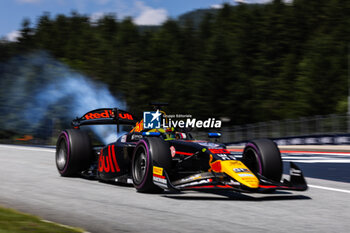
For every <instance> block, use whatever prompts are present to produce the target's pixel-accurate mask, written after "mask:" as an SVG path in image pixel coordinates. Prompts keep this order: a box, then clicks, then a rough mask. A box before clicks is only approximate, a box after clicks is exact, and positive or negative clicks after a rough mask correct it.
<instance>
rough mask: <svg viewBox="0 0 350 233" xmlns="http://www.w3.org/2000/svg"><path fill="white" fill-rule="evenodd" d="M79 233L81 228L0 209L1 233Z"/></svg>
mask: <svg viewBox="0 0 350 233" xmlns="http://www.w3.org/2000/svg"><path fill="white" fill-rule="evenodd" d="M22 232H24V233H31V232H33V233H34V232H35V233H44V232H45V233H77V232H83V230H82V229H80V228H73V227H72V228H71V227H65V226H61V225H59V224H56V223H51V222H45V221H44V220H42V219H40V218H38V217H36V216H33V215H29V214H24V213H20V212H18V211H15V210H12V209H7V208H3V207H0V233H22Z"/></svg>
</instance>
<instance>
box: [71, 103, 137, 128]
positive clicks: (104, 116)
mask: <svg viewBox="0 0 350 233" xmlns="http://www.w3.org/2000/svg"><path fill="white" fill-rule="evenodd" d="M136 122H137V120H136V118H135V116H133V115H132V114H131V113H129V112H126V111H124V110H121V109H118V108H100V109H95V110H92V111H90V112H87V113H85V114H84V116H82V117H81V118H78V117H77V118H76V119H74V120H73V121H72V126H73V127H74V128H79V127H80V126H82V125H118V126H119V125H135V124H136ZM118 128H119V127H118Z"/></svg>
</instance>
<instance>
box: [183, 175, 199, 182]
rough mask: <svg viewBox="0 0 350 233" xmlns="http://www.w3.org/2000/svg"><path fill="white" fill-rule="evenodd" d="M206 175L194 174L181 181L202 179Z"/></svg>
mask: <svg viewBox="0 0 350 233" xmlns="http://www.w3.org/2000/svg"><path fill="white" fill-rule="evenodd" d="M202 178H204V177H202V176H201V175H200V174H197V175H194V176H190V177H187V178H183V179H181V180H180V182H181V183H182V182H189V181H194V180H198V179H202Z"/></svg>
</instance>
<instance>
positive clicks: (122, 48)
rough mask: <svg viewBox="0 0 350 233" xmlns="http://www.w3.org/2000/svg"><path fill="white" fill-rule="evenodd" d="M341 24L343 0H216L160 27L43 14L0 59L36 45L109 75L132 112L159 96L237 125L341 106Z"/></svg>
mask: <svg viewBox="0 0 350 233" xmlns="http://www.w3.org/2000/svg"><path fill="white" fill-rule="evenodd" d="M349 30H350V1H348V0H346V1H341V0H318V1H310V0H294V1H293V3H284V2H283V1H281V0H275V1H273V2H271V3H268V4H249V5H248V4H239V5H237V6H230V5H224V7H223V8H222V9H219V10H214V9H213V10H198V11H194V12H191V13H188V14H185V15H183V16H181V17H180V18H179V19H178V20H172V19H169V20H168V21H167V22H165V23H164V24H163V25H161V26H159V27H145V26H142V27H139V26H137V25H135V24H134V23H133V22H132V19H130V18H126V19H123V20H118V19H117V16H115V15H105V16H104V17H103V18H101V19H99V20H98V21H96V22H91V20H90V19H89V17H88V16H86V15H80V14H78V13H74V12H73V13H72V14H71V15H69V16H65V15H57V16H54V17H53V16H51V15H50V14H49V13H44V14H43V15H42V16H40V17H39V18H38V20H37V22H30V21H29V20H27V19H25V20H24V21H23V25H22V28H21V37H20V38H19V40H18V42H5V41H2V42H1V43H0V62H5V61H7V60H9V59H10V58H11V57H13V56H14V55H18V54H25V53H29V52H32V51H35V50H45V51H48V52H49V53H50V54H52V55H53V56H54V57H55V58H57V59H59V60H60V61H62V62H64V63H65V64H67V65H69V66H70V67H72V68H73V69H75V70H78V71H80V72H82V73H84V74H86V75H88V76H90V77H92V78H93V79H94V80H97V81H101V82H104V83H106V84H108V86H109V89H110V91H111V92H112V93H113V94H114V95H115V96H122V97H123V98H124V100H125V101H126V103H127V106H128V108H129V110H130V111H133V112H135V113H136V114H140V113H141V112H142V111H144V110H147V109H149V106H148V103H149V102H151V101H160V102H169V103H170V106H169V107H168V110H169V111H170V112H173V113H183V114H192V115H193V116H195V117H198V118H201V117H202V118H207V117H216V118H219V117H229V118H230V119H231V122H230V124H245V123H251V122H258V121H268V120H280V119H285V118H295V117H300V116H310V115H317V114H320V115H324V114H331V113H345V112H346V111H347V107H346V106H347V105H346V103H347V92H348V81H347V79H348V78H347V75H348V74H347V72H348V71H347V70H348V65H347V64H348V60H347V59H348V58H347V56H348V50H349V44H350V31H349ZM0 78H1V77H0Z"/></svg>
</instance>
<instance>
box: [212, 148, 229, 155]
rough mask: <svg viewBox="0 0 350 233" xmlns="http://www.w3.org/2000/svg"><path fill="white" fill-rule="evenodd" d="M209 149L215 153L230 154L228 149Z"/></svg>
mask: <svg viewBox="0 0 350 233" xmlns="http://www.w3.org/2000/svg"><path fill="white" fill-rule="evenodd" d="M209 151H210V152H211V153H213V154H230V152H229V151H228V150H226V149H209Z"/></svg>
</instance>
